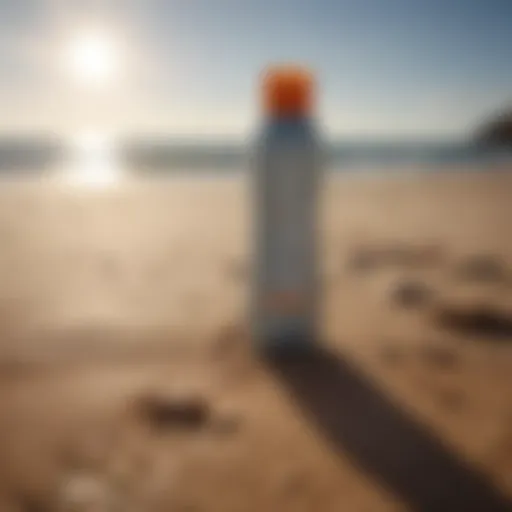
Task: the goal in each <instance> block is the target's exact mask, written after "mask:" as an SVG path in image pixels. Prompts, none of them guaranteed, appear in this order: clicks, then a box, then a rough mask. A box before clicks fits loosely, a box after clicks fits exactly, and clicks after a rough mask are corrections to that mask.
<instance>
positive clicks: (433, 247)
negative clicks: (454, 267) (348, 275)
mask: <svg viewBox="0 0 512 512" xmlns="http://www.w3.org/2000/svg"><path fill="white" fill-rule="evenodd" d="M442 256H443V247H442V246H441V245H439V244H427V245H412V244H405V243H404V244H401V243H395V242H390V243H388V244H380V245H373V246H366V247H359V248H357V249H355V250H354V252H353V253H352V255H351V258H350V260H349V268H350V269H352V270H356V271H367V270H372V269H375V268H377V267H385V266H408V267H414V266H425V265H431V264H434V263H438V262H439V261H440V259H441V258H442Z"/></svg>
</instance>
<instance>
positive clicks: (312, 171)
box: [251, 66, 322, 353]
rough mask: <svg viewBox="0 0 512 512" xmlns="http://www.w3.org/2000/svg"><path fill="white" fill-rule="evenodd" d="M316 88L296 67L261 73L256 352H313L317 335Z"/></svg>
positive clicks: (256, 182) (256, 192) (318, 148)
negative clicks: (310, 350)
mask: <svg viewBox="0 0 512 512" xmlns="http://www.w3.org/2000/svg"><path fill="white" fill-rule="evenodd" d="M314 92H315V84H314V79H313V77H312V75H311V74H310V73H309V72H308V71H307V70H305V69H303V68H300V67H296V66H285V67H283V66H280V67H274V68H271V69H269V70H267V72H266V73H265V74H264V78H263V83H262V99H263V112H264V120H263V127H262V130H261V133H260V134H259V138H258V144H257V147H256V154H255V160H254V162H255V165H254V167H255V168H254V169H253V170H254V176H253V177H254V182H253V214H254V236H253V241H254V243H255V246H254V251H253V254H254V259H255V261H254V274H253V283H252V297H251V300H252V304H251V308H252V319H251V320H252V334H253V339H254V342H255V344H256V348H257V350H258V351H262V352H265V353H269V352H270V353H290V352H297V351H303V350H305V349H311V348H313V346H314V342H315V338H316V336H317V334H318V332H317V329H318V325H317V322H318V319H317V316H318V293H317V254H316V252H317V236H316V235H317V231H318V230H317V193H318V188H319V187H318V185H319V178H320V173H321V161H322V159H321V146H320V144H319V139H318V135H317V131H316V128H315V123H314V121H313V119H312V117H311V114H312V110H313V104H314Z"/></svg>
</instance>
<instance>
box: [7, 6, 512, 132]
mask: <svg viewBox="0 0 512 512" xmlns="http://www.w3.org/2000/svg"><path fill="white" fill-rule="evenodd" d="M511 23H512V1H510V0H487V1H485V0H481V1H476V0H110V1H106V0H103V1H101V0H89V1H85V0H82V1H73V0H16V1H14V0H0V108H1V111H2V112H3V115H2V116H1V119H0V129H1V130H2V131H8V130H17V131H19V130H36V129H37V130H40V129H42V130H52V131H57V132H68V131H76V130H81V129H85V128H89V127H95V129H105V130H112V131H116V132H134V131H140V132H153V133H160V132H168V133H176V134H180V133H181V134H186V135H194V134H201V135H205V134H216V135H221V134H227V135H232V136H240V135H243V134H245V133H247V131H248V130H250V128H251V126H253V125H254V123H255V120H256V118H257V102H256V83H257V77H258V73H259V71H260V69H261V68H262V67H263V66H265V65H266V64H267V63H269V62H276V61H284V60H295V61H300V62H304V63H306V64H308V65H310V66H312V68H313V69H314V70H315V71H316V73H317V75H318V78H319V83H320V105H319V117H320V118H321V121H322V123H323V124H324V126H325V128H326V129H327V130H328V132H329V133H331V134H332V135H334V136H338V135H340V136H350V137H352V136H355V137H358V136H379V137H400V138H402V137H412V138H416V137H420V138H423V137H435V138H437V137H446V136H447V137H458V136H461V135H464V134H465V133H467V131H468V130H471V128H472V127H473V126H474V125H475V124H476V123H478V122H479V121H481V120H482V119H483V118H484V117H485V116H487V115H489V114H491V113H492V112H494V111H495V110H496V109H499V108H500V107H502V106H505V105H510V104H511V102H512V30H511V29H510V26H511ZM88 27H101V30H102V31H103V33H108V34H109V35H110V36H111V37H112V39H113V40H115V41H116V44H117V47H118V54H119V62H120V68H121V69H122V73H120V74H119V76H118V77H117V80H113V83H112V84H110V86H109V87H105V89H104V90H101V91H88V90H87V89H86V88H79V89H77V88H76V87H75V86H74V85H73V84H71V83H70V81H69V80H68V78H69V77H66V76H65V73H63V71H62V69H61V68H62V66H61V65H60V60H61V56H62V54H63V48H64V47H65V46H66V44H68V41H69V40H71V39H72V38H73V34H75V33H78V32H79V31H83V30H86V29H88Z"/></svg>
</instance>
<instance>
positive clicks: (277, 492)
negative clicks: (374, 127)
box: [0, 172, 512, 512]
mask: <svg viewBox="0 0 512 512" xmlns="http://www.w3.org/2000/svg"><path fill="white" fill-rule="evenodd" d="M511 193H512V174H510V173H508V174H507V173H504V172H494V173H493V172H488V173H486V174H482V173H481V174H476V173H475V174H464V173H452V174H449V175H443V174H440V173H436V174H431V175H421V176H420V175H414V176H413V175H411V176H408V177H406V176H401V177H400V176H394V177H386V178H384V177H379V178H377V177H376V178H364V179H353V178H343V177H337V178H334V177H333V178H329V179H328V181H327V182H326V186H325V189H324V195H323V202H322V215H321V217H322V221H321V243H322V256H323V261H322V263H323V270H322V275H323V277H322V279H323V305H322V315H323V318H322V329H323V333H322V341H321V343H320V342H319V351H318V353H317V354H316V355H315V356H314V357H313V356H312V357H311V358H310V359H308V360H302V361H285V362H283V361H278V362H272V363H270V362H264V361H260V360H257V359H256V358H255V357H254V356H253V355H252V353H251V350H250V343H249V340H248V336H247V333H246V327H245V315H246V306H247V293H248V279H249V275H250V258H249V253H250V252H249V242H250V237H249V233H248V225H249V210H248V189H247V186H246V183H244V182H243V181H242V180H238V179H227V178H226V179H211V180H208V179H185V178H179V179H175V180H167V181H166V182H163V181H162V182H157V181H153V182H144V183H127V184H125V185H123V186H119V187H117V188H111V189H94V188H92V189H88V188H78V187H76V188H69V187H64V186H56V185H50V184H44V185H43V184H36V183H33V184H28V183H25V184H14V183H5V184H2V185H1V187H0V240H1V242H2V251H1V252H0V278H1V283H2V287H1V292H0V319H1V323H0V331H1V334H2V337H1V340H2V342H1V345H0V397H1V398H0V408H1V411H0V499H1V500H2V501H1V502H0V510H2V511H3V510H6V511H10V510H16V511H18V510H21V511H33V510H63V511H71V510H87V511H93V510H94V511H100V510H101V511H110V510H112V511H114V510H116V511H117V510H122V511H130V510H133V511H146V510H147V511H173V512H175V511H187V512H191V511H194V512H201V511H223V512H230V511H233V512H235V511H236V512H238V511H248V512H250V511H253V510H254V511H258V512H259V511H283V512H284V511H326V512H329V511H333V512H334V511H336V512H337V511H340V510H346V511H349V512H352V511H353V512H374V511H375V512H380V511H383V512H384V511H406V510H421V511H423V510H436V511H444V510H450V511H452V510H465V511H466V510H474V511H480V510H482V511H483V510H485V511H486V512H487V511H494V510H496V511H497V510H508V509H510V507H511V500H512V391H511V390H512V348H511V347H512V344H511V342H512V236H511V235H510V233H511V228H510V223H511V221H512V201H511V200H510V197H511Z"/></svg>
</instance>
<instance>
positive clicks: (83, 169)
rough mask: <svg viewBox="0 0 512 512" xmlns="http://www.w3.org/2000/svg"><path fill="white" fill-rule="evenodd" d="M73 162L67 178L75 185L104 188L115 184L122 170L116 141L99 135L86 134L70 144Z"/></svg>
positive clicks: (77, 137)
mask: <svg viewBox="0 0 512 512" xmlns="http://www.w3.org/2000/svg"><path fill="white" fill-rule="evenodd" d="M70 146H71V147H70V149H71V162H70V166H69V168H68V169H67V172H66V176H67V178H68V179H69V180H70V181H71V182H72V183H75V184H81V185H92V186H96V185H97V186H103V185H111V184H115V183H116V182H118V181H119V178H120V169H119V162H118V158H117V154H116V151H115V144H114V141H113V140H111V139H110V138H109V137H107V136H103V135H101V134H99V133H84V134H80V135H78V136H76V137H74V138H73V139H72V140H71V144H70Z"/></svg>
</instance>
